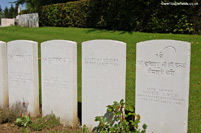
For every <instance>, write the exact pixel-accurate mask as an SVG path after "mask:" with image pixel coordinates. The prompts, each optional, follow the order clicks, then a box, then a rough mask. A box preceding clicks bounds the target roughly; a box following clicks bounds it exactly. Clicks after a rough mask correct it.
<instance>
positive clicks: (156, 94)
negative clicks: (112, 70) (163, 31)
mask: <svg viewBox="0 0 201 133" xmlns="http://www.w3.org/2000/svg"><path fill="white" fill-rule="evenodd" d="M190 51H191V45H190V43H188V42H182V41H175V40H152V41H145V42H140V43H138V44H137V61H136V113H138V114H140V115H141V124H143V123H146V124H147V125H148V129H147V132H148V133H152V132H154V133H186V132H187V123H188V101H189V76H190Z"/></svg>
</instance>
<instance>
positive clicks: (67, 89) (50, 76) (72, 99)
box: [41, 40, 77, 126]
mask: <svg viewBox="0 0 201 133" xmlns="http://www.w3.org/2000/svg"><path fill="white" fill-rule="evenodd" d="M41 66H42V68H41V73H42V77H41V79H42V105H43V106H42V112H43V116H45V115H46V114H51V113H54V114H55V115H56V116H57V117H60V121H61V123H62V124H67V125H71V126H75V125H76V124H77V43H76V42H72V41H66V40H51V41H47V42H43V43H42V44H41Z"/></svg>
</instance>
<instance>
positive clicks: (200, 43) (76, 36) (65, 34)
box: [0, 26, 201, 133]
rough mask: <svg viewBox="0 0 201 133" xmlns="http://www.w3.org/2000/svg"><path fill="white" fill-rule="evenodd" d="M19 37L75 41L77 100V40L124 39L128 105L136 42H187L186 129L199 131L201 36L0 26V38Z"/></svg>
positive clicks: (132, 88)
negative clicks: (187, 120) (189, 70)
mask: <svg viewBox="0 0 201 133" xmlns="http://www.w3.org/2000/svg"><path fill="white" fill-rule="evenodd" d="M19 39H23V40H33V41H37V42H38V43H39V44H40V43H41V42H43V41H47V40H54V39H65V40H71V41H75V42H77V43H78V75H79V76H78V101H81V76H80V75H81V42H84V41H88V40H93V39H112V40H119V41H123V42H126V43H127V70H126V71H127V72H126V103H127V104H130V105H134V104H135V61H136V43H137V42H141V41H146V40H153V39H173V40H181V41H187V42H190V43H191V44H192V45H191V75H190V97H189V102H190V104H189V122H188V132H189V133H198V132H199V131H201V83H199V82H201V36H199V35H181V34H159V33H141V32H124V31H108V30H98V29H88V28H86V29H83V28H59V27H42V28H20V27H15V26H14V27H2V28H0V40H1V41H5V42H8V41H12V40H19ZM39 50H40V47H39ZM39 56H40V54H39ZM170 117H171V116H170Z"/></svg>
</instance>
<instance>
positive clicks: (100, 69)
mask: <svg viewBox="0 0 201 133" xmlns="http://www.w3.org/2000/svg"><path fill="white" fill-rule="evenodd" d="M125 82H126V43H124V42H119V41H113V40H92V41H87V42H83V43H82V125H84V124H86V126H87V127H88V128H89V129H90V130H93V129H94V128H96V126H97V125H98V124H99V123H98V122H95V121H94V120H95V117H96V116H103V115H105V116H106V117H107V114H106V112H107V108H106V106H107V105H111V104H113V102H114V101H117V102H119V101H120V100H121V99H125Z"/></svg>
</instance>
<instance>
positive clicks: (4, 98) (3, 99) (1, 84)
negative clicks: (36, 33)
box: [0, 41, 8, 108]
mask: <svg viewBox="0 0 201 133" xmlns="http://www.w3.org/2000/svg"><path fill="white" fill-rule="evenodd" d="M7 106H8V76H7V50H6V43H5V42H2V41H0V107H1V108H4V107H7Z"/></svg>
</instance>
